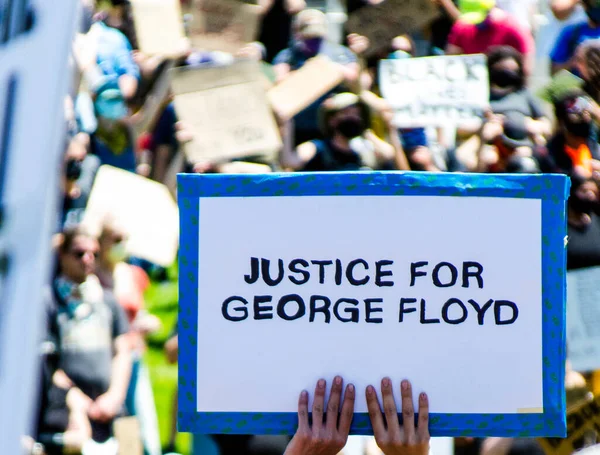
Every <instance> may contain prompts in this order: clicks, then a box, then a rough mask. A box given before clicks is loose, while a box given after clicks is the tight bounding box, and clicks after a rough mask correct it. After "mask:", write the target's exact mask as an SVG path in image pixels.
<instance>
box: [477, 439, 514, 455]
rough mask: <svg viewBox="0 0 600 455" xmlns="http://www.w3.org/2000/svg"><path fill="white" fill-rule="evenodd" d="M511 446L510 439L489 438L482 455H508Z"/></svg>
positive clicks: (484, 442) (483, 447)
mask: <svg viewBox="0 0 600 455" xmlns="http://www.w3.org/2000/svg"><path fill="white" fill-rule="evenodd" d="M511 445H512V439H510V438H487V439H486V440H485V441H483V445H482V447H481V455H506V454H507V453H508V452H509V450H510V446H511Z"/></svg>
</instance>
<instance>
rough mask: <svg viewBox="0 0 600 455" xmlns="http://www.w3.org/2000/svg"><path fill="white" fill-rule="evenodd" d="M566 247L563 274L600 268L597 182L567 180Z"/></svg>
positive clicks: (599, 221)
mask: <svg viewBox="0 0 600 455" xmlns="http://www.w3.org/2000/svg"><path fill="white" fill-rule="evenodd" d="M567 208H568V212H567V221H568V231H567V232H568V235H569V243H568V244H567V270H575V269H581V268H587V267H596V266H599V265H600V216H599V213H600V190H599V189H598V182H596V181H594V180H592V179H586V178H583V177H580V176H572V177H571V197H570V198H569V202H568V204H567Z"/></svg>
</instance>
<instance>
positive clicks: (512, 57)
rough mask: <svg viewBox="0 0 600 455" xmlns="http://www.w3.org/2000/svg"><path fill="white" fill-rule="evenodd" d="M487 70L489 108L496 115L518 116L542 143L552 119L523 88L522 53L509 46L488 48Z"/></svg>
mask: <svg viewBox="0 0 600 455" xmlns="http://www.w3.org/2000/svg"><path fill="white" fill-rule="evenodd" d="M488 71H489V77H490V109H491V111H492V112H493V113H494V114H496V115H508V114H512V115H513V116H514V117H513V118H514V119H515V120H516V118H518V117H521V122H522V127H523V129H524V130H525V131H526V133H527V135H528V136H529V137H530V139H531V140H532V141H533V142H535V143H537V144H545V142H546V139H547V138H548V137H549V136H550V134H551V132H552V123H551V122H550V120H549V119H548V118H547V117H546V116H545V114H544V111H543V109H542V106H541V104H540V102H539V101H538V99H537V98H536V97H535V96H534V95H533V94H532V93H531V92H530V91H529V90H528V89H527V86H526V85H527V78H526V75H525V68H524V61H523V55H522V54H520V53H519V52H518V51H517V50H515V49H514V48H512V47H510V46H499V47H496V48H492V49H490V51H489V53H488ZM532 145H533V144H532Z"/></svg>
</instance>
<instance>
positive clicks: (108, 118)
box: [91, 83, 138, 172]
mask: <svg viewBox="0 0 600 455" xmlns="http://www.w3.org/2000/svg"><path fill="white" fill-rule="evenodd" d="M94 112H95V114H96V118H97V120H98V126H97V128H96V130H95V131H94V132H93V134H92V135H91V151H92V153H94V154H95V155H96V156H97V157H98V158H99V159H100V162H101V164H107V165H110V166H114V167H118V168H120V169H124V170H126V171H130V172H136V170H137V165H138V162H137V157H136V154H135V149H134V144H133V136H132V132H131V130H130V128H129V126H128V124H127V123H126V120H127V119H128V118H129V113H130V112H129V109H128V107H127V104H126V101H125V98H124V97H123V92H122V91H121V90H120V89H119V88H116V87H114V86H113V85H112V84H110V83H109V84H106V85H104V86H102V87H100V88H99V89H98V90H97V92H96V94H95V99H94Z"/></svg>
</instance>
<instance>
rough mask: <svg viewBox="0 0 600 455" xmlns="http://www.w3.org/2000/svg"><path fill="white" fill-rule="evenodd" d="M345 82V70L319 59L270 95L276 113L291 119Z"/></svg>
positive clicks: (294, 74) (277, 87) (271, 91)
mask: <svg viewBox="0 0 600 455" xmlns="http://www.w3.org/2000/svg"><path fill="white" fill-rule="evenodd" d="M343 80H344V73H343V71H342V67H341V66H340V65H339V64H337V63H334V62H332V61H331V60H329V59H328V58H326V57H315V58H313V59H311V60H309V61H308V62H307V63H306V64H305V65H304V66H303V67H302V68H300V69H298V70H296V71H293V72H292V73H291V74H290V75H289V76H288V77H287V78H286V79H285V80H284V81H283V82H281V83H279V84H277V85H275V86H274V87H273V88H272V89H271V90H269V91H268V92H267V96H268V98H269V102H270V103H271V106H272V107H273V111H275V112H276V113H277V115H279V116H280V118H283V119H290V118H292V117H293V116H294V115H296V114H297V113H299V112H300V111H302V110H303V109H304V108H306V107H308V106H309V105H311V104H312V103H314V102H315V101H316V100H318V99H319V98H320V97H321V96H323V95H324V94H326V93H327V92H329V91H330V90H331V89H333V88H334V87H336V86H337V85H338V84H339V83H340V82H342V81H343Z"/></svg>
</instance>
